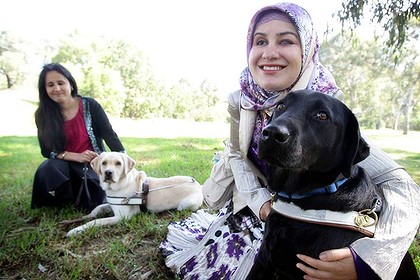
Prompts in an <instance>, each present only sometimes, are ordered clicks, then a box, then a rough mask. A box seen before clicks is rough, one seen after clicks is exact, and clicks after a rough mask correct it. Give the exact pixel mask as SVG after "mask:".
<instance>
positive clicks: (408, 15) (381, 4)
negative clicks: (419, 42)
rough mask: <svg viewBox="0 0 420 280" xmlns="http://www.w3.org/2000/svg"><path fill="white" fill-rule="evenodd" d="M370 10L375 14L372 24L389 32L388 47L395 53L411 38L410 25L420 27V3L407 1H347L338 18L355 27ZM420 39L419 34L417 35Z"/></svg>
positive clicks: (344, 2)
mask: <svg viewBox="0 0 420 280" xmlns="http://www.w3.org/2000/svg"><path fill="white" fill-rule="evenodd" d="M367 6H370V7H369V10H370V11H372V12H373V18H372V19H371V21H372V22H374V21H376V22H377V23H380V24H382V26H383V28H384V29H385V30H386V31H388V40H387V46H388V47H391V48H392V50H393V51H397V50H398V49H400V48H401V47H402V46H403V44H404V42H405V41H406V40H407V39H408V38H409V36H408V34H407V33H408V30H409V28H410V23H411V24H415V25H417V27H418V25H419V21H420V8H419V3H418V1H407V0H387V1H381V0H347V1H343V4H342V9H341V10H340V11H339V12H338V17H339V18H340V21H341V22H342V23H344V22H346V21H349V22H350V23H351V25H352V26H353V27H357V26H359V25H360V23H361V19H362V18H363V17H364V16H365V14H366V12H367ZM417 37H418V33H417Z"/></svg>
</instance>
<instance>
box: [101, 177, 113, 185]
mask: <svg viewBox="0 0 420 280" xmlns="http://www.w3.org/2000/svg"><path fill="white" fill-rule="evenodd" d="M104 182H105V183H108V184H111V183H115V181H114V180H113V179H112V178H109V179H107V178H105V179H104Z"/></svg>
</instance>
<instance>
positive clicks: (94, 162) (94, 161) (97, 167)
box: [90, 156, 102, 174]
mask: <svg viewBox="0 0 420 280" xmlns="http://www.w3.org/2000/svg"><path fill="white" fill-rule="evenodd" d="M100 164H101V161H100V160H99V156H97V157H96V158H94V159H92V160H91V162H90V166H91V167H92V169H93V171H95V172H96V173H97V174H101V173H102V172H101V168H100Z"/></svg>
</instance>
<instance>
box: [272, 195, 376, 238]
mask: <svg viewBox="0 0 420 280" xmlns="http://www.w3.org/2000/svg"><path fill="white" fill-rule="evenodd" d="M272 209H273V210H274V211H276V212H277V213H279V214H281V215H283V216H286V217H288V218H291V219H294V220H298V221H302V222H308V223H313V224H320V225H326V226H332V227H338V228H343V229H349V230H354V231H358V232H361V233H363V234H365V235H366V236H368V237H373V236H374V234H375V229H376V224H377V222H378V216H377V214H376V213H375V211H374V210H375V209H365V210H361V211H359V212H357V211H350V212H338V211H331V210H313V209H309V210H303V209H302V208H300V207H299V206H297V205H295V204H294V203H292V202H285V201H281V200H280V199H277V200H276V201H275V202H274V203H273V204H272Z"/></svg>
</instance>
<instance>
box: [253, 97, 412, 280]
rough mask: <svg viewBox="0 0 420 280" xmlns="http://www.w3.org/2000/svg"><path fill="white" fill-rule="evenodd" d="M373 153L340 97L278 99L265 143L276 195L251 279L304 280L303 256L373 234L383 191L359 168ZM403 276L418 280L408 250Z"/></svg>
mask: <svg viewBox="0 0 420 280" xmlns="http://www.w3.org/2000/svg"><path fill="white" fill-rule="evenodd" d="M368 155H369V146H368V145H367V143H366V142H365V141H364V140H363V138H362V137H361V136H360V130H359V124H358V121H357V119H356V117H355V116H354V115H353V113H352V112H351V111H350V109H349V108H347V107H346V106H345V105H344V104H343V103H342V102H340V101H339V100H337V99H335V98H333V97H330V96H328V95H326V94H323V93H318V92H312V91H308V90H301V91H296V92H292V93H290V94H289V95H288V96H287V97H286V98H284V99H283V100H281V101H280V102H279V104H278V105H277V107H276V109H275V110H274V112H273V115H272V116H271V119H270V121H269V123H268V125H267V126H266V127H265V129H264V130H263V132H262V135H261V139H260V142H259V156H260V158H261V159H263V160H265V161H266V162H267V164H268V167H269V172H268V173H269V175H268V184H269V188H270V189H271V191H273V192H275V193H276V197H275V198H274V202H273V203H274V204H273V210H272V212H271V214H270V215H269V216H268V218H267V221H266V224H265V230H264V239H263V243H262V245H261V248H260V250H259V253H258V255H257V257H256V260H255V263H254V265H253V267H252V269H251V272H250V274H249V275H248V277H247V279H252V280H254V279H264V280H267V279H276V278H278V279H303V273H302V271H300V270H299V269H297V268H296V263H297V262H298V259H297V257H296V254H297V253H300V254H305V255H308V256H311V257H314V258H318V256H319V254H320V253H321V252H322V251H325V250H329V249H335V248H342V247H347V246H349V245H350V244H351V243H352V242H353V241H355V240H356V239H359V238H362V237H365V236H369V237H372V236H373V232H374V229H373V228H374V226H375V223H376V221H377V218H378V216H377V215H379V212H380V209H381V202H382V199H383V194H382V193H381V189H379V188H377V187H376V186H375V184H374V183H373V182H372V181H371V179H370V178H369V176H368V175H367V174H366V172H365V171H364V170H363V169H362V168H361V167H359V166H357V163H358V162H360V161H362V160H363V159H365V158H366V157H367V156H368ZM303 210H306V211H303ZM325 210H327V211H325ZM344 213H346V214H344ZM378 258H380V256H378ZM378 279H379V278H378ZM396 279H419V278H418V275H417V272H416V268H415V266H414V263H413V261H412V259H411V257H410V255H409V254H408V253H407V254H406V256H405V258H404V260H403V262H402V263H401V265H400V270H399V272H398V274H397V277H396Z"/></svg>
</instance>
